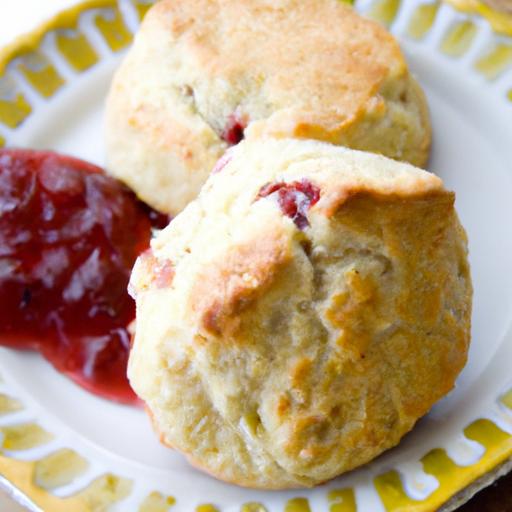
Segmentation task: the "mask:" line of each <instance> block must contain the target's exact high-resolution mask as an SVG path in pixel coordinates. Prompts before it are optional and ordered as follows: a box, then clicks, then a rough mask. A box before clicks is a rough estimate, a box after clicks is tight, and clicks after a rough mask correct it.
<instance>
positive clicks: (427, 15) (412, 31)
mask: <svg viewBox="0 0 512 512" xmlns="http://www.w3.org/2000/svg"><path fill="white" fill-rule="evenodd" d="M438 10H439V2H438V1H437V2H429V3H426V4H421V5H418V7H416V9H415V10H414V12H413V13H412V16H411V19H410V20H409V26H408V28H407V33H408V34H409V36H410V37H413V38H414V39H421V38H422V37H424V36H425V35H426V34H427V32H428V31H429V30H430V29H431V27H432V25H433V24H434V21H435V19H436V15H437V11H438Z"/></svg>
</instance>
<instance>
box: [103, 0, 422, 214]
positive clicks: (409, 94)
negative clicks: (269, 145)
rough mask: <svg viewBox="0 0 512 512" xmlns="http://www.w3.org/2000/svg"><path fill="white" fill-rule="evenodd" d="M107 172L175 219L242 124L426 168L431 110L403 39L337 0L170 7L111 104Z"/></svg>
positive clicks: (202, 0)
mask: <svg viewBox="0 0 512 512" xmlns="http://www.w3.org/2000/svg"><path fill="white" fill-rule="evenodd" d="M106 123H107V150H108V151H107V153H108V165H107V168H108V170H109V171H110V172H111V173H112V174H113V175H114V176H116V177H117V178H119V179H121V180H123V181H124V182H126V183H127V184H128V185H129V186H130V187H131V188H132V189H133V190H135V192H136V193H137V194H138V195H139V197H140V198H141V199H143V200H144V201H146V202H147V203H149V204H150V205H151V206H153V207H155V208H157V209H158V210H160V211H163V212H167V213H170V214H176V213H178V212H179V211H181V210H182V209H183V208H184V206H185V205H186V204H188V202H189V201H191V200H192V199H193V198H194V197H196V195H197V194H198V192H199V189H200V187H201V185H202V184H203V183H204V181H205V180H206V178H207V176H208V173H209V172H210V170H211V168H212V166H213V164H214V163H215V161H216V160H217V159H218V158H219V157H220V155H221V154H222V153H223V152H224V151H225V149H226V147H227V146H228V144H229V143H233V142H236V141H237V138H239V137H240V136H241V132H242V130H243V128H244V127H246V129H245V135H246V137H250V136H251V134H258V135H259V134H262V133H265V134H271V135H273V136H276V137H298V138H311V139H318V140H323V141H328V142H331V143H334V144H338V145H343V146H348V147H352V148H355V149H361V150H365V151H372V152H376V153H382V154H384V155H386V156H389V157H391V158H395V159H398V160H405V161H409V162H411V163H413V164H415V165H418V166H420V167H423V166H424V165H425V163H426V160H427V157H428V153H429V146H430V124H429V116H428V110H427V106H426V102H425V98H424V96H423V93H422V91H421V90H420V88H419V86H418V85H417V83H416V82H415V80H414V79H413V78H412V77H411V75H410V74H409V72H408V69H407V65H406V62H405V60H404V57H403V55H402V53H401V51H400V48H399V46H398V44H397V42H396V41H395V39H394V38H393V37H392V36H391V35H390V34H389V33H388V32H387V31H386V30H385V29H384V28H382V27H380V26H379V25H378V24H376V23H374V22H372V21H370V20H366V19H364V18H362V17H360V16H359V15H358V14H357V13H355V12H354V11H353V10H352V8H351V7H350V6H348V5H345V4H344V3H343V2H341V1H339V0H194V1H190V0H162V1H160V2H159V3H158V4H157V5H156V6H155V7H153V8H152V9H151V11H150V12H149V13H148V15H147V17H146V19H145V21H144V23H143V25H142V28H141V30H140V32H139V34H138V35H137V37H136V40H135V44H134V46H133V48H132V49H131V51H130V53H129V55H128V57H127V58H126V60H125V61H124V63H123V64H122V66H121V68H120V70H119V71H118V73H117V75H116V77H115V79H114V82H113V85H112V89H111V92H110V95H109V99H108V105H107V121H106Z"/></svg>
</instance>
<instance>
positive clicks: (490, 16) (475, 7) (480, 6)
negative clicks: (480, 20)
mask: <svg viewBox="0 0 512 512" xmlns="http://www.w3.org/2000/svg"><path fill="white" fill-rule="evenodd" d="M445 1H447V2H449V3H450V4H452V5H453V6H455V7H456V8H457V9H460V10H461V11H464V12H468V13H470V14H478V15H480V16H483V17H484V18H486V19H487V20H488V21H489V23H490V24H491V26H492V27H493V28H494V30H496V31H497V32H502V33H504V34H507V35H509V36H511V35H512V16H511V15H510V14H507V13H504V12H499V11H496V10H495V9H492V8H491V7H489V6H488V5H486V4H485V3H484V2H482V1H481V0H445Z"/></svg>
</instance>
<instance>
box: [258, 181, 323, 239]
mask: <svg viewBox="0 0 512 512" xmlns="http://www.w3.org/2000/svg"><path fill="white" fill-rule="evenodd" d="M273 194H276V195H277V201H278V204H279V207H280V208H281V211H282V212H283V213H284V214H285V215H287V216H288V217H290V218H291V219H292V220H293V222H294V223H295V225H296V226H297V227H298V228H299V229H305V228H306V227H308V226H309V221H308V218H307V212H308V210H309V209H310V208H311V207H312V206H313V205H314V204H315V203H316V202H317V201H318V200H319V199H320V189H319V188H318V187H317V186H315V185H313V184H312V183H311V182H310V181H309V180H306V179H303V180H301V181H294V182H292V183H285V182H278V183H267V184H266V185H264V186H263V187H262V188H261V190H260V192H259V194H258V198H261V197H268V196H271V195H273Z"/></svg>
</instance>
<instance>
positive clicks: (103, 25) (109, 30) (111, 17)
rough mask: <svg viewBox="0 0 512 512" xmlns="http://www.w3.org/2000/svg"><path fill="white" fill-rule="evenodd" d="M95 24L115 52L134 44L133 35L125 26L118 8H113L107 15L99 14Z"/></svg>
mask: <svg viewBox="0 0 512 512" xmlns="http://www.w3.org/2000/svg"><path fill="white" fill-rule="evenodd" d="M94 24H95V25H96V26H97V27H98V30H99V31H100V32H101V34H102V36H103V37H104V38H105V41H106V42H107V44H108V46H109V47H110V49H111V50H112V51H114V52H117V51H119V50H122V49H123V48H126V47H127V46H128V45H129V44H130V43H131V42H132V39H133V35H132V33H131V32H130V31H129V30H128V28H127V27H126V25H125V24H124V21H123V18H122V16H121V13H120V12H119V9H117V8H112V10H109V11H108V12H107V13H102V14H98V15H97V16H96V18H95V20H94Z"/></svg>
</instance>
